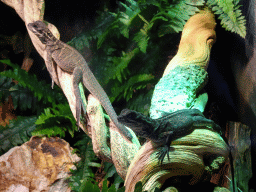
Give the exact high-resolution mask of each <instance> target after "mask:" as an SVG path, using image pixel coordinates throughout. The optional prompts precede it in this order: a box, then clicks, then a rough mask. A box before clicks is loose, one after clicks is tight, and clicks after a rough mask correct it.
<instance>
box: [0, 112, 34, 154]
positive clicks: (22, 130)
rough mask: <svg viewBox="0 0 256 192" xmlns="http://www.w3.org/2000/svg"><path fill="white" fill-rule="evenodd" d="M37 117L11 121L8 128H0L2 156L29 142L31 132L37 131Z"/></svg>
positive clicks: (0, 152)
mask: <svg viewBox="0 0 256 192" xmlns="http://www.w3.org/2000/svg"><path fill="white" fill-rule="evenodd" d="M35 121H36V117H35V116H31V117H20V116H18V117H17V119H16V120H12V121H10V123H9V125H8V126H7V127H1V126H0V155H2V154H3V153H5V152H7V151H8V150H9V149H11V148H12V147H15V146H17V145H21V144H23V143H25V142H27V141H29V139H30V137H31V132H32V131H33V130H34V129H35V127H36V126H35Z"/></svg>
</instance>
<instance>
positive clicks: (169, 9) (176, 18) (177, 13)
mask: <svg viewBox="0 0 256 192" xmlns="http://www.w3.org/2000/svg"><path fill="white" fill-rule="evenodd" d="M201 4H203V1H195V2H194V1H192V0H191V1H187V0H179V1H177V0H176V1H173V3H172V4H170V5H169V4H166V3H159V4H155V5H157V6H158V7H159V10H160V11H159V13H157V14H156V15H155V16H154V18H153V19H152V20H154V21H156V20H160V21H163V22H164V24H162V25H161V26H160V28H159V31H158V35H159V37H161V36H164V35H165V34H169V33H178V32H180V31H182V30H183V27H184V25H185V23H186V21H187V20H188V19H189V18H190V16H192V15H194V14H195V13H196V12H198V11H199V9H198V8H197V6H199V5H201Z"/></svg>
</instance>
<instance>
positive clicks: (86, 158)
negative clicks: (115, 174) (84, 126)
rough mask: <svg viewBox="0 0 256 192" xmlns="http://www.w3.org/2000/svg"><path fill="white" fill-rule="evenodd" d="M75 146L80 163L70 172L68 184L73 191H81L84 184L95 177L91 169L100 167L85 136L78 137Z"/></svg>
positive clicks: (89, 141)
mask: <svg viewBox="0 0 256 192" xmlns="http://www.w3.org/2000/svg"><path fill="white" fill-rule="evenodd" d="M78 139H79V140H78V142H77V143H76V144H75V146H76V147H77V148H78V149H77V151H76V152H79V154H80V156H81V161H80V162H79V163H78V164H77V166H76V167H77V169H76V170H71V172H72V175H73V176H71V177H70V178H69V181H70V182H69V184H70V186H71V187H72V190H73V191H83V190H84V187H85V183H86V182H87V181H91V179H93V178H94V177H95V173H94V172H93V170H92V167H97V168H98V167H100V166H101V164H99V163H97V162H95V161H96V160H97V158H96V157H95V154H94V152H93V148H92V143H91V139H90V138H89V137H88V136H87V135H80V136H79V137H78Z"/></svg>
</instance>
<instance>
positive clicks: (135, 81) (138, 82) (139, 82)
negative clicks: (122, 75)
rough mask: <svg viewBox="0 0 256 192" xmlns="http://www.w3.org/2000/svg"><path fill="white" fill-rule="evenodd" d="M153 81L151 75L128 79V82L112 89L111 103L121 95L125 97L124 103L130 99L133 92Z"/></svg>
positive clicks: (139, 75)
mask: <svg viewBox="0 0 256 192" xmlns="http://www.w3.org/2000/svg"><path fill="white" fill-rule="evenodd" d="M152 79H154V76H153V75H151V74H138V75H135V76H132V77H130V78H129V80H128V81H127V82H125V83H123V84H122V85H119V86H118V88H112V90H111V91H112V95H113V96H112V97H111V98H110V100H111V101H113V100H115V99H116V98H117V97H118V96H120V94H121V93H123V95H122V96H124V97H125V99H126V101H128V100H130V99H131V98H132V95H133V93H134V90H139V89H143V88H145V87H146V85H147V83H148V82H149V81H151V80H152Z"/></svg>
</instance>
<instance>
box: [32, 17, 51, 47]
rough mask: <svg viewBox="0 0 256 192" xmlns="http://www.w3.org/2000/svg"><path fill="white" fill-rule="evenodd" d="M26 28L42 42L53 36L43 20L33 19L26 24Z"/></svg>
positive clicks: (45, 42) (44, 42)
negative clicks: (33, 20)
mask: <svg viewBox="0 0 256 192" xmlns="http://www.w3.org/2000/svg"><path fill="white" fill-rule="evenodd" d="M28 29H29V30H30V31H32V32H33V33H34V34H35V35H36V36H37V37H38V38H39V39H40V41H41V42H42V43H43V44H47V42H48V40H51V39H53V38H54V36H53V35H52V33H51V32H50V30H49V29H48V27H47V25H46V24H45V23H44V22H43V21H35V22H33V23H29V24H28Z"/></svg>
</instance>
